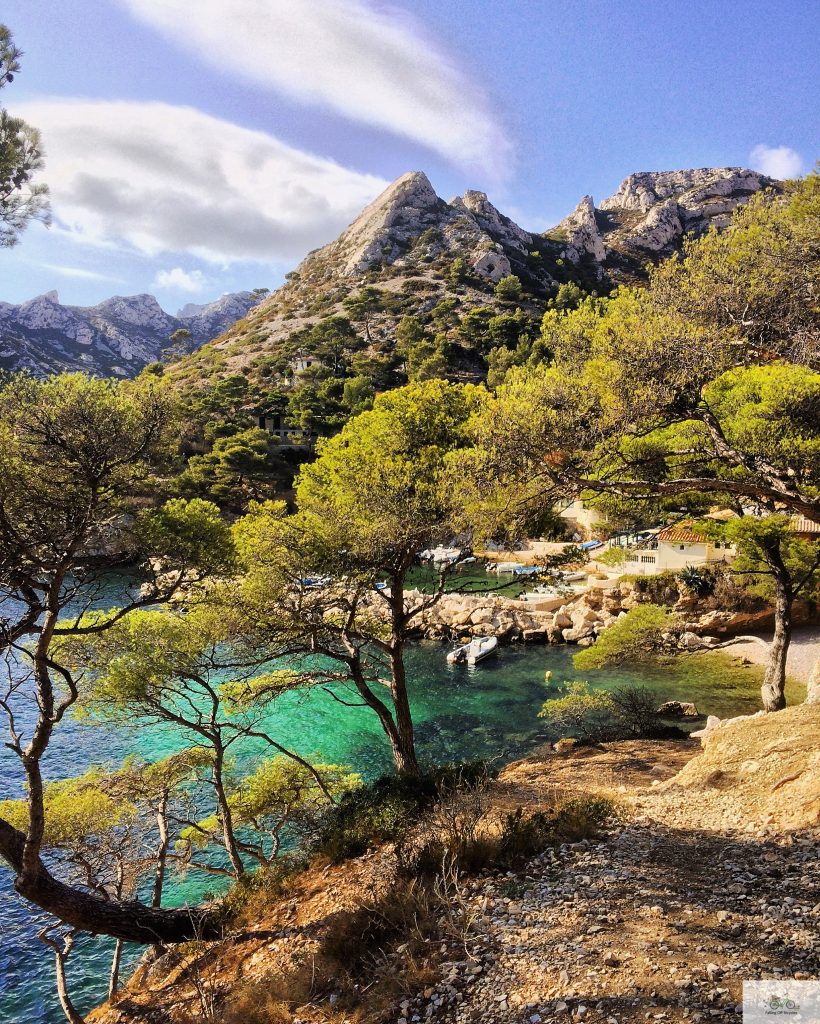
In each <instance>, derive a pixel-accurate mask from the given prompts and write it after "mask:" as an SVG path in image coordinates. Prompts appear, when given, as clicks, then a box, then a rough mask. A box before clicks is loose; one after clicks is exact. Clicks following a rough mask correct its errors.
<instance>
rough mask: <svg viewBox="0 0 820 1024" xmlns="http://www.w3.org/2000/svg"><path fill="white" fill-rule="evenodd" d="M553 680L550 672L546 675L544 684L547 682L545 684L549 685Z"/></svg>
mask: <svg viewBox="0 0 820 1024" xmlns="http://www.w3.org/2000/svg"><path fill="white" fill-rule="evenodd" d="M551 679H552V672H549V671H548V672H546V673H545V674H544V682H545V683H548V682H549V681H550V680H551Z"/></svg>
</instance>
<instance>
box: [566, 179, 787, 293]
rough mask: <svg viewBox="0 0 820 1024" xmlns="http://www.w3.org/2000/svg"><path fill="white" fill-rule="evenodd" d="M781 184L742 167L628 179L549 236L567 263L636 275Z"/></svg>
mask: <svg viewBox="0 0 820 1024" xmlns="http://www.w3.org/2000/svg"><path fill="white" fill-rule="evenodd" d="M779 187H780V183H779V182H777V181H775V180H774V179H772V178H768V177H766V175H764V174H759V173H758V172H757V171H750V170H746V169H744V168H741V167H717V168H712V167H703V168H699V169H695V170H684V171H646V172H640V173H638V174H630V175H629V177H628V178H625V179H624V181H623V182H622V183H621V186H620V188H619V189H618V191H617V192H616V193H615V194H614V195H612V196H610V197H609V198H608V199H604V200H603V201H602V202H601V204H600V206H599V207H597V208H596V207H595V205H594V203H593V201H592V198H591V196H584V198H583V199H582V200H581V202H580V203H579V204H578V206H577V207H576V209H575V210H574V211H573V213H571V214H570V215H569V217H566V218H565V219H564V220H562V221H561V223H560V224H558V225H557V226H556V227H555V228H554V229H553V232H552V234H553V235H554V236H555V237H557V238H561V239H564V240H565V241H566V242H567V250H566V258H567V259H569V260H570V261H572V262H574V263H578V262H579V261H580V260H581V259H582V258H583V257H584V256H590V257H592V259H594V260H595V261H596V262H597V263H598V264H600V269H601V273H603V272H604V271H605V270H607V269H608V270H609V271H610V272H613V271H614V272H615V273H617V271H618V268H620V269H621V271H628V269H629V268H630V266H631V267H632V269H633V271H634V270H637V269H638V267H639V265H640V261H641V260H643V261H644V262H645V261H646V260H647V259H658V258H662V257H664V256H668V255H670V254H671V253H672V252H674V251H675V250H676V249H679V248H680V246H681V244H682V242H683V239H684V238H685V237H686V236H687V235H692V234H694V235H698V234H703V233H704V232H706V231H708V230H709V228H711V227H717V228H724V227H726V225H727V224H728V223H729V220H730V218H731V215H732V211H733V210H734V209H735V208H736V207H737V206H739V205H741V204H743V203H745V202H748V200H749V198H750V197H751V196H753V195H755V194H756V193H757V192H760V191H761V190H762V189H766V188H779Z"/></svg>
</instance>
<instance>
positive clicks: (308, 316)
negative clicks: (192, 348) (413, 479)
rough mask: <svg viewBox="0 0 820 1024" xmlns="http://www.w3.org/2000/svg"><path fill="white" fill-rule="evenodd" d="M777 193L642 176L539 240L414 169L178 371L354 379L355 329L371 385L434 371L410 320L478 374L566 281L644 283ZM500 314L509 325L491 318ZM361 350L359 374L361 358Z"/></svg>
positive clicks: (742, 183) (704, 175)
mask: <svg viewBox="0 0 820 1024" xmlns="http://www.w3.org/2000/svg"><path fill="white" fill-rule="evenodd" d="M769 187H775V188H777V187H779V183H778V182H775V181H773V180H772V179H770V178H767V177H765V176H764V175H761V174H758V173H757V172H755V171H749V170H744V169H741V168H731V167H729V168H717V169H708V168H707V169H696V170H684V171H670V172H647V173H639V174H633V175H630V176H629V177H628V178H627V179H626V180H625V181H624V182H623V183H622V184H621V186H620V188H619V189H618V191H617V192H616V193H615V194H614V195H613V196H611V197H609V198H608V199H605V200H604V201H603V202H601V204H600V206H599V207H596V206H595V204H594V202H593V200H592V198H591V197H590V196H585V197H584V198H583V199H582V200H581V202H580V203H579V205H578V207H577V208H576V209H575V211H573V213H572V214H570V215H569V216H568V217H567V218H565V219H564V220H563V221H562V222H561V223H560V224H558V225H557V226H556V227H555V228H553V229H552V230H551V231H547V232H545V233H543V234H538V233H534V232H528V231H526V230H524V229H523V228H521V227H519V226H518V225H517V224H516V223H514V221H512V220H511V219H510V218H509V217H506V216H505V215H504V214H503V213H501V212H500V211H499V210H497V209H496V208H495V206H493V204H492V203H491V202H490V201H489V199H488V198H487V196H486V195H485V194H484V193H482V192H474V191H469V192H466V193H465V194H464V195H463V196H459V197H456V198H454V199H451V200H450V201H449V202H445V201H444V200H443V199H441V198H440V197H439V196H438V195H437V194H436V192H435V190H434V189H433V187H432V185H431V184H430V181H429V180H428V178H427V177H426V175H425V174H423V173H421V172H411V173H409V174H405V175H403V176H402V177H401V178H399V179H397V180H396V181H395V182H393V184H392V185H390V186H389V187H388V188H387V189H386V190H385V192H384V193H382V195H381V196H379V197H378V198H377V199H376V200H375V201H374V202H373V203H371V204H370V205H369V206H368V207H366V208H365V209H364V210H363V211H362V213H361V214H360V215H359V217H357V218H356V220H355V221H354V222H353V223H352V224H351V225H350V227H348V228H347V229H346V230H345V231H344V232H343V233H342V234H341V235H340V236H339V237H338V238H337V239H336V240H335V241H333V242H331V243H330V244H329V245H326V246H324V247H323V248H321V249H317V250H314V251H313V252H312V253H310V254H308V256H307V257H306V258H305V259H304V260H303V262H302V263H301V264H300V266H299V267H298V268H297V270H296V271H294V272H293V273H292V274H289V275H288V280H287V281H286V283H285V284H284V285H283V286H282V287H281V288H280V289H279V290H278V291H276V292H275V293H274V294H273V295H272V296H270V297H269V298H268V299H267V300H265V301H264V302H262V303H261V304H260V305H259V306H258V307H257V308H256V309H254V310H253V311H252V312H251V313H250V315H249V316H248V317H246V318H245V319H244V320H243V321H242V322H241V323H239V324H237V325H235V326H234V327H233V328H232V329H230V330H229V331H228V332H227V333H226V334H225V335H224V336H223V337H222V338H219V339H217V340H216V341H215V342H213V343H212V344H210V345H207V346H205V347H204V348H203V349H201V350H200V351H198V352H196V353H194V354H193V355H192V356H190V357H188V358H186V359H185V360H183V361H182V363H180V364H178V365H177V366H175V367H173V368H172V370H171V373H172V375H173V376H175V377H177V378H178V379H179V380H181V381H184V382H185V383H186V384H191V385H194V386H196V385H198V384H202V383H203V382H204V381H207V380H209V379H212V378H214V377H216V378H220V377H224V376H226V375H230V374H236V373H240V374H242V375H244V376H245V377H246V378H247V379H248V381H249V382H250V384H251V387H252V389H253V390H255V391H256V392H257V394H259V393H263V392H264V391H265V390H266V389H270V388H271V387H274V388H277V389H284V390H285V391H289V390H292V388H293V386H294V384H298V383H299V380H300V376H301V375H303V374H304V373H305V371H306V370H308V369H309V368H310V367H312V369H311V371H310V372H311V373H312V374H314V375H315V374H316V372H318V370H319V369H321V368H322V367H324V369H325V370H328V369H329V370H330V373H331V374H332V375H333V376H341V377H344V376H345V374H347V376H348V377H350V375H351V370H350V367H351V365H353V364H354V363H355V362H356V360H355V359H353V358H352V354H353V353H354V352H355V351H356V349H357V344H356V342H355V340H354V339H353V337H352V335H353V334H355V335H357V336H358V338H359V342H360V343H362V344H365V347H366V348H367V349H368V351H369V353H370V354H371V355H375V356H378V357H379V358H380V359H381V360H382V363H383V369H384V367H386V371H385V372H386V373H387V374H388V376H387V377H386V376H385V374H384V373H382V375H381V378H382V379H381V382H378V381H376V380H375V379H374V380H373V381H371V383H372V385H373V387H375V389H376V390H378V389H379V388H380V387H383V386H390V382H392V383H397V382H400V380H401V379H402V378H403V375H404V374H406V373H407V372H409V373H410V375H411V376H412V375H414V374H415V375H419V374H420V375H423V374H424V372H425V371H424V369H423V365H424V361H423V360H422V359H421V358H420V357H419V358H417V359H415V364H416V365H415V368H414V366H413V362H414V359H413V356H412V352H411V353H410V358H409V359H408V345H409V343H405V342H403V341H402V340H401V338H399V344H398V346H397V342H396V335H397V327H398V326H399V324H400V323H401V321H402V319H403V318H406V317H410V318H413V319H414V320H415V321H417V323H415V324H412V325H411V327H412V331H411V330H410V328H408V330H407V332H406V333H407V334H408V336H409V335H410V334H414V336H415V337H416V343H417V345H419V346H421V348H420V349H419V351H420V352H421V354H422V355H425V358H426V359H427V361H428V364H429V367H430V369H431V372H432V369H436V371H437V372H439V373H441V372H444V373H446V374H447V375H450V376H455V377H461V378H462V379H479V378H481V377H483V376H485V375H486V373H487V370H488V366H489V367H490V368H492V365H493V361H494V360H495V362H496V363H499V361H501V362H503V359H504V358H513V357H512V356H510V357H505V356H504V355H503V351H502V350H508V351H513V350H517V349H520V348H521V346H522V345H524V346H526V345H529V346H531V345H532V344H534V343H535V342H536V339H537V334H538V322H539V320H540V317H541V315H542V314H543V312H544V309H545V308H546V306H547V304H548V302H549V301H550V299H551V298H553V297H554V296H555V295H556V292H557V291H558V289H559V287H560V285H561V284H567V283H575V284H577V285H578V286H580V288H581V289H583V290H586V291H592V290H595V291H597V292H599V293H600V292H607V291H608V290H609V289H610V288H611V287H612V286H613V285H615V284H618V283H622V282H627V283H634V282H637V281H640V280H642V279H644V278H645V276H646V271H645V266H646V263H647V262H650V261H655V262H657V261H658V260H660V259H662V258H664V257H665V256H668V255H669V254H670V253H672V252H674V251H675V250H677V249H680V248H681V246H682V244H683V240H684V238H685V237H686V236H687V235H690V234H700V233H703V232H705V231H707V230H708V229H709V228H710V227H711V226H712V225H714V226H716V227H723V226H724V225H725V224H727V223H728V221H729V218H730V216H731V211H732V210H733V209H734V208H735V207H736V206H738V205H739V204H742V203H744V202H746V201H747V200H748V198H749V197H750V196H751V195H753V194H755V193H756V192H759V191H760V190H762V189H765V188H769ZM510 275H515V276H516V277H517V278H518V279H519V281H520V285H521V288H520V294H517V293H515V289H513V291H511V292H509V294H507V295H505V296H499V295H497V294H496V286H497V284H498V282H499V281H501V280H502V279H504V278H506V277H508V276H510ZM367 288H375V289H377V290H378V295H377V296H376V298H375V301H374V302H371V307H372V308H371V309H370V311H369V313H368V312H367V311H365V312H364V314H362V312H361V310H358V311H357V310H356V309H355V308H354V309H353V310H352V311H351V307H350V304H349V303H350V299H351V297H353V298H355V297H356V296H357V295H359V294H361V293H362V289H367ZM365 294H367V293H365ZM577 296H578V293H577V291H576V293H575V301H577ZM345 299H347V300H348V304H347V305H345ZM560 301H563V299H561V300H560ZM518 310H520V313H518V314H517V312H516V311H518ZM477 311H478V312H477ZM357 312H358V313H359V318H358V320H357V319H356V316H355V314H356V313H357ZM516 315H517V316H518V319H517V321H516V322H513V319H514V318H515V316H516ZM334 317H336V318H338V317H342V318H345V319H346V320H353V321H354V323H353V325H352V328H350V325H349V324H348V328H350V329H349V330H348V335H349V342H350V344H349V345H347V347H345V344H346V343H344V342H343V341H342V342H340V344H341V348H342V350H343V352H342V356H341V358H340V356H339V352H338V351H334V354H333V356H332V358H330V359H329V358H328V356H327V345H326V344H325V342H326V341H327V334H328V331H329V330H334V329H341V328H343V326H344V325H340V324H339V323H338V322H336V325H335V328H334V326H333V325H334V321H333V318H334ZM497 317H501V318H502V320H501V321H498V322H495V323H492V324H491V323H490V321H491V320H492V319H493V318H497ZM348 328H345V330H347V329H348ZM409 347H410V348H412V346H409ZM337 349H338V346H337ZM493 352H494V353H495V354H493ZM499 353H501V354H499ZM357 358H358V364H359V366H358V368H356V367H355V366H354V371H355V372H354V375H355V376H356V377H357V378H358V377H361V376H362V366H363V356H362V355H361V353H360V354H359V356H358V357H357ZM431 360H432V362H431ZM419 367H422V368H421V369H419ZM365 371H366V367H365ZM390 373H392V374H393V378H392V381H391V379H390V378H389V374H390ZM365 375H366V372H365Z"/></svg>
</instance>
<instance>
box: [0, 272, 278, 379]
mask: <svg viewBox="0 0 820 1024" xmlns="http://www.w3.org/2000/svg"><path fill="white" fill-rule="evenodd" d="M257 301H258V299H257V297H256V296H254V295H252V293H251V292H237V293H234V294H229V295H223V296H222V297H221V298H220V299H217V300H216V301H215V302H210V303H207V304H205V305H198V306H197V305H189V306H186V307H184V308H183V309H182V310H180V312H179V313H178V314H177V315H176V316H171V315H170V314H168V313H166V312H165V311H164V310H163V309H162V308H161V307H160V305H159V303H158V302H157V300H156V299H155V298H154V296H153V295H129V296H122V295H115V296H113V297H112V298H110V299H106V300H105V301H103V302H100V303H98V304H97V305H96V306H64V305H62V304H61V303H60V300H59V295H58V293H57V292H56V291H50V292H47V293H46V294H44V295H38V296H37V297H36V298H34V299H30V300H29V301H28V302H24V303H22V304H20V305H12V304H11V303H7V302H0V369H3V370H7V371H10V372H16V371H20V370H26V371H29V372H30V373H33V374H35V375H37V376H42V375H45V374H48V373H59V372H62V371H64V370H83V371H85V372H88V373H95V374H99V375H100V376H116V377H131V376H134V375H135V374H137V373H138V372H139V371H140V370H141V369H142V368H143V366H145V365H147V364H148V363H150V362H153V361H155V360H157V359H159V358H160V356H161V355H162V352H163V350H164V349H166V348H168V347H169V344H170V342H169V339H170V336H171V335H172V334H173V333H174V331H176V330H178V329H179V328H187V329H188V330H189V331H190V332H191V345H192V346H195V347H198V346H199V345H202V344H204V343H205V342H206V341H210V340H211V339H212V338H214V337H216V336H217V335H219V334H221V333H222V332H223V331H225V330H226V329H227V328H228V327H230V326H231V325H232V324H234V323H236V321H237V320H239V319H241V318H242V317H243V316H244V315H245V314H246V313H247V312H248V310H249V309H251V307H252V306H253V305H254V304H255V303H256V302H257Z"/></svg>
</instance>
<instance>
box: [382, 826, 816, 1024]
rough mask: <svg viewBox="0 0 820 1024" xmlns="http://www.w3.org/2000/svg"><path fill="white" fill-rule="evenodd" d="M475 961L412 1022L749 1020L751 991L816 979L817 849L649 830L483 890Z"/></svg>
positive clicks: (571, 852) (472, 900)
mask: <svg viewBox="0 0 820 1024" xmlns="http://www.w3.org/2000/svg"><path fill="white" fill-rule="evenodd" d="M464 898H465V900H466V904H467V906H468V908H469V912H470V914H471V915H472V917H473V923H472V927H471V929H470V931H469V933H468V936H467V939H466V942H465V949H466V952H467V953H468V955H467V956H465V955H464V952H465V949H462V950H461V956H459V957H453V958H452V960H451V961H450V963H449V964H448V965H447V966H446V967H445V974H444V981H443V982H441V983H440V984H439V985H437V986H436V987H435V988H434V989H427V990H426V991H425V992H424V993H422V994H420V996H419V997H418V998H417V999H415V1000H413V1001H410V1000H407V1001H405V1003H403V1004H402V1006H401V1008H400V1012H401V1014H402V1016H400V1017H399V1019H398V1024H414V1022H424V1021H435V1022H442V1024H444V1022H446V1024H547V1022H553V1021H567V1022H569V1021H570V1020H573V1021H588V1022H590V1024H593V1022H594V1024H624V1022H632V1021H634V1022H636V1024H637V1022H639V1021H640V1022H645V1021H647V1020H649V1021H659V1022H660V1021H670V1022H671V1021H680V1022H683V1021H694V1022H699V1021H711V1020H715V1021H739V1020H740V1017H739V1013H740V1005H739V1004H740V1001H741V984H742V981H743V979H756V978H776V977H797V978H815V977H817V972H818V969H820V964H818V934H819V932H818V926H820V877H818V865H817V857H816V846H815V845H814V844H813V842H812V841H811V840H810V839H809V838H802V839H801V838H799V837H798V838H793V839H786V840H780V841H775V840H771V841H768V842H765V843H761V842H760V841H756V842H749V840H748V838H747V837H744V836H737V837H734V838H730V837H716V836H714V835H706V834H704V833H697V832H692V831H691V830H685V829H675V828H659V827H658V824H657V822H654V821H651V820H649V819H641V818H638V819H636V820H633V821H631V822H629V823H628V824H626V825H623V826H619V827H617V828H615V829H614V830H613V831H612V832H610V833H609V834H608V835H606V836H605V837H604V838H603V839H602V840H599V841H585V842H582V843H578V844H573V845H570V846H562V847H561V848H560V849H559V850H557V851H549V852H548V853H546V854H544V855H543V856H541V857H539V858H537V859H536V860H534V861H531V862H530V863H529V864H528V865H527V867H526V869H525V870H524V871H522V872H520V873H518V874H516V875H508V876H505V877H498V878H491V879H487V880H481V881H479V882H476V883H472V884H471V885H469V886H468V887H466V889H465V897H464Z"/></svg>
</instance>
